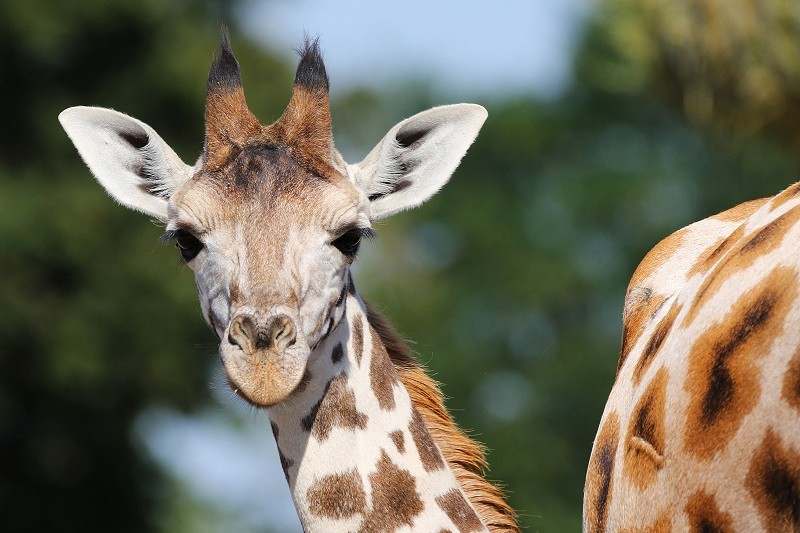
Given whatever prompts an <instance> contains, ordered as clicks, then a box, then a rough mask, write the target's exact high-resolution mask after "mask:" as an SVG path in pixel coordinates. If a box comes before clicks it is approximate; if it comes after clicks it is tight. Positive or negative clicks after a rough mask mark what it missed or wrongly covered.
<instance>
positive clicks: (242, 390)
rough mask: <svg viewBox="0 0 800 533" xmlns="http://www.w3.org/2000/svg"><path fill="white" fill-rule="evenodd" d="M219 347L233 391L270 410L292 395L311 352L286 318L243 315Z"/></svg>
mask: <svg viewBox="0 0 800 533" xmlns="http://www.w3.org/2000/svg"><path fill="white" fill-rule="evenodd" d="M227 329H228V331H227V335H226V336H225V337H223V339H224V340H223V341H222V343H221V344H220V358H221V359H222V364H223V366H224V367H225V373H226V375H227V378H228V383H229V384H230V386H231V388H232V389H233V390H234V392H236V394H238V395H239V396H241V397H242V398H244V399H245V400H247V401H249V402H250V403H252V404H254V405H256V406H259V407H267V406H270V405H274V404H276V403H278V402H280V401H281V400H283V399H284V398H286V396H288V395H289V394H291V392H292V391H293V390H294V389H295V388H296V387H297V385H298V383H299V382H300V379H301V378H302V376H303V373H304V371H305V366H306V362H307V360H308V354H309V349H308V347H307V346H306V345H305V343H304V342H303V341H302V338H300V339H298V329H297V325H296V323H295V321H294V320H293V319H292V318H291V317H289V316H288V315H286V314H277V315H267V314H266V313H262V312H259V311H250V312H240V313H238V314H236V315H235V316H234V317H233V319H232V320H231V322H230V324H229V326H228V328H227Z"/></svg>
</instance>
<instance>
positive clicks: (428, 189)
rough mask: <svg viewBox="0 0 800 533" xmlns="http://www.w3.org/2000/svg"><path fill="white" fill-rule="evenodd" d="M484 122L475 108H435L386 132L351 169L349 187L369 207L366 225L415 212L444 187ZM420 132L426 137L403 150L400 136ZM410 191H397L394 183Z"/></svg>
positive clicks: (482, 114)
mask: <svg viewBox="0 0 800 533" xmlns="http://www.w3.org/2000/svg"><path fill="white" fill-rule="evenodd" d="M487 116H488V114H487V112H486V109H484V108H483V107H481V106H479V105H477V104H455V105H446V106H441V107H434V108H432V109H428V110H427V111H423V112H422V113H418V114H416V115H414V116H413V117H411V118H407V119H405V120H403V121H402V122H400V123H399V124H397V125H396V126H394V127H393V128H392V129H390V130H389V133H387V134H386V136H385V137H384V138H383V139H382V140H381V142H380V143H378V145H377V146H375V148H373V149H372V151H371V152H370V153H369V155H367V157H366V158H364V160H363V161H362V162H361V163H357V164H354V165H350V166H349V167H348V171H349V174H350V178H351V180H353V183H354V184H355V185H356V186H357V187H359V188H360V189H361V190H362V191H363V192H364V194H365V195H366V196H367V197H372V196H378V198H376V199H374V200H372V201H371V202H370V219H371V220H373V221H375V220H381V219H384V218H386V217H389V216H391V215H393V214H395V213H398V212H400V211H404V210H406V209H411V208H414V207H417V206H418V205H420V204H421V203H423V202H424V201H426V200H428V199H429V198H430V197H432V196H433V195H434V194H436V192H437V191H438V190H439V189H441V188H442V186H443V185H444V184H445V183H447V181H448V180H449V179H450V176H451V175H452V174H453V172H454V171H455V169H456V167H458V164H459V163H460V162H461V158H462V157H464V154H465V153H466V152H467V149H468V148H469V146H470V145H471V144H472V142H473V141H474V140H475V137H477V135H478V131H480V129H481V126H482V125H483V123H484V121H485V120H486V117H487ZM409 131H421V132H424V135H423V136H422V137H421V138H420V139H419V140H418V141H417V142H415V143H412V144H411V145H410V146H407V147H403V146H401V145H400V143H399V142H398V140H397V136H398V133H400V134H402V133H404V132H409ZM403 181H407V182H408V185H407V186H406V187H405V188H403V189H401V190H399V191H397V192H391V191H393V190H394V189H395V187H396V186H397V184H398V183H401V182H403Z"/></svg>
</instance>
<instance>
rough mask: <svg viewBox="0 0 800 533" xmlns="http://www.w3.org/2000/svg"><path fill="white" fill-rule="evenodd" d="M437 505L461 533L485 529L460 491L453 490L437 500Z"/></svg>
mask: <svg viewBox="0 0 800 533" xmlns="http://www.w3.org/2000/svg"><path fill="white" fill-rule="evenodd" d="M436 504H437V505H438V506H439V507H441V508H442V511H444V513H445V514H446V515H447V516H448V518H450V520H452V521H453V523H454V524H455V525H456V527H457V528H458V532H459V533H472V532H474V531H481V530H482V529H483V524H481V523H480V521H479V520H478V517H477V516H475V513H474V512H472V508H471V507H470V506H469V504H468V503H467V502H466V501H464V497H463V496H462V495H461V493H460V492H459V491H458V489H453V490H451V491H449V492H447V493H445V494H443V495H441V496H439V497H438V498H436Z"/></svg>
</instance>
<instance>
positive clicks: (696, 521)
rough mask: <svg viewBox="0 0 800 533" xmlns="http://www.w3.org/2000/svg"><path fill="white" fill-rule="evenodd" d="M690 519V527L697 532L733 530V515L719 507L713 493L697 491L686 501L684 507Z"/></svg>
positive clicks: (716, 532)
mask: <svg viewBox="0 0 800 533" xmlns="http://www.w3.org/2000/svg"><path fill="white" fill-rule="evenodd" d="M684 511H685V512H686V517H687V518H688V519H689V528H690V531H692V532H697V533H723V532H724V531H733V517H732V516H731V515H730V514H729V513H724V512H722V511H721V510H720V509H719V506H718V505H717V500H716V499H715V498H714V496H712V495H711V494H707V493H705V492H702V491H700V492H695V493H694V494H692V495H691V496H689V499H688V500H687V501H686V507H685V508H684Z"/></svg>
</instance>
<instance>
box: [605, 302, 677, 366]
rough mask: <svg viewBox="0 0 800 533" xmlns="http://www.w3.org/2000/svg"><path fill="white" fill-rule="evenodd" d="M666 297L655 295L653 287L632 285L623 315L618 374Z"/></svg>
mask: <svg viewBox="0 0 800 533" xmlns="http://www.w3.org/2000/svg"><path fill="white" fill-rule="evenodd" d="M665 301H666V298H664V297H663V296H653V291H652V289H649V288H647V287H631V288H629V289H628V293H627V295H626V296H625V309H624V311H623V316H622V323H623V328H622V349H621V350H620V356H619V361H618V362H617V374H619V372H620V370H621V369H622V365H623V364H625V361H626V360H627V358H628V354H629V353H630V351H631V349H632V348H633V346H634V345H635V344H636V341H637V340H639V337H640V336H641V334H642V331H643V329H644V328H645V327H646V325H647V324H648V323H649V321H650V319H651V318H652V317H653V316H654V315H655V313H657V312H658V309H660V308H661V306H662V305H664V302H665Z"/></svg>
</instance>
